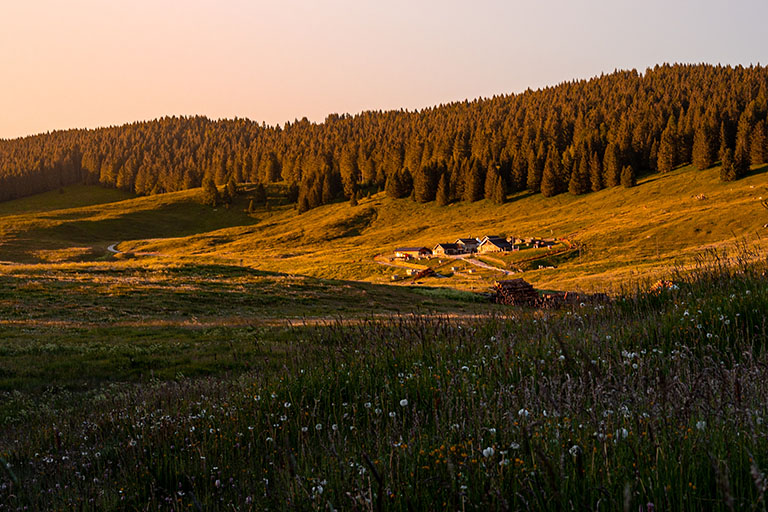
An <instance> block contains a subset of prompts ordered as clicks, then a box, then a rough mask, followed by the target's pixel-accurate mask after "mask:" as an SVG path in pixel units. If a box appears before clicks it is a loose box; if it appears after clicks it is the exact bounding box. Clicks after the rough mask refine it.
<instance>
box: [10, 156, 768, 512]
mask: <svg viewBox="0 0 768 512" xmlns="http://www.w3.org/2000/svg"><path fill="white" fill-rule="evenodd" d="M765 172H766V168H758V169H753V171H752V173H751V174H750V175H749V176H747V177H745V178H743V179H741V180H738V181H736V182H731V183H723V182H720V181H719V178H718V170H717V169H710V170H707V171H696V170H694V169H692V168H690V167H685V168H681V169H678V170H675V171H673V172H671V173H668V174H663V175H653V176H650V177H646V178H643V179H641V180H640V182H639V185H638V186H637V187H634V188H630V189H624V188H615V189H609V190H603V191H601V192H598V193H592V194H587V195H584V196H578V197H574V196H569V195H567V194H566V195H561V196H556V197H555V198H551V199H544V198H542V197H540V196H538V195H536V196H527V195H524V194H523V195H516V196H510V197H509V198H508V202H507V203H505V204H503V205H500V206H498V205H492V204H490V203H489V202H486V201H479V202H477V203H471V204H468V203H457V204H452V205H449V206H446V207H442V208H441V207H437V206H436V205H434V204H432V203H428V204H416V203H414V202H412V201H410V200H407V199H402V200H392V199H390V198H387V197H385V196H384V195H383V194H373V195H371V196H370V197H365V198H363V199H362V200H361V201H360V203H359V205H358V206H356V207H351V206H349V205H348V204H347V203H346V202H345V203H335V204H330V205H325V206H322V207H319V208H316V209H313V210H310V211H309V212H306V213H304V214H302V215H297V213H296V211H295V210H294V209H293V207H292V206H291V205H287V204H284V201H282V188H281V186H280V185H279V184H278V185H273V186H270V188H269V190H268V195H269V202H268V205H266V206H258V207H256V208H255V209H253V210H252V211H251V212H250V213H249V212H248V204H249V201H250V196H249V194H250V193H251V191H250V189H249V187H248V186H241V190H240V193H239V195H238V197H237V198H236V200H235V202H234V204H233V205H232V206H230V207H229V208H225V207H220V208H216V209H213V208H211V207H208V206H203V205H201V204H200V201H199V196H200V191H199V190H190V191H184V192H176V193H169V194H164V195H159V196H150V197H134V196H131V195H129V194H126V193H123V192H119V191H115V190H108V189H101V188H96V187H86V186H78V187H67V188H64V189H62V190H61V191H55V192H50V193H46V194H42V195H39V196H33V197H29V198H25V199H19V200H15V201H10V202H6V203H0V262H2V263H0V463H1V464H2V467H0V511H5V510H145V509H161V510H265V509H266V510H282V509H286V510H287V509H291V510H297V509H298V510H312V509H315V510H433V509H435V508H447V509H453V510H526V509H532V510H585V509H595V510H616V509H619V510H621V509H624V510H637V509H639V508H643V509H644V510H648V509H649V508H648V507H649V506H650V505H649V504H653V507H654V509H655V510H669V509H673V510H691V511H694V510H704V509H706V510H764V509H765V508H766V504H765V503H766V501H765V491H766V488H768V484H767V483H766V482H768V479H767V477H766V476H765V472H766V471H768V457H766V453H768V445H767V444H766V439H768V426H767V425H766V421H768V409H767V407H766V404H768V384H766V382H768V375H766V370H765V369H766V368H768V360H766V350H765V347H766V342H767V341H768V323H767V320H766V314H765V312H766V311H768V286H766V272H768V260H767V259H766V256H765V254H766V253H765V248H766V246H765V245H766V242H765V232H766V228H765V227H764V226H765V225H766V224H768V210H766V209H764V208H763V206H762V205H761V201H762V200H764V199H765V198H768V182H766V179H765V178H766V174H765ZM485 234H504V235H515V236H519V237H529V236H536V237H557V238H565V239H567V240H568V241H569V243H572V244H574V247H576V249H577V250H576V251H574V252H573V253H569V255H568V257H563V258H560V259H558V260H557V261H549V262H547V263H548V265H546V266H553V267H555V268H542V269H539V268H538V266H539V264H536V265H529V266H528V267H527V268H525V269H524V271H523V272H522V273H518V274H515V275H514V277H522V278H524V279H526V280H527V281H529V282H531V283H533V284H534V285H535V286H536V287H537V288H539V289H547V290H563V291H566V290H583V291H590V292H591V291H602V292H608V293H609V294H610V295H611V297H612V300H611V301H610V302H607V303H600V304H595V303H589V302H586V303H577V304H572V305H568V306H564V307H562V308H559V309H533V308H521V307H517V308H513V307H508V306H501V305H496V304H493V303H491V301H490V299H489V296H488V291H489V286H490V285H491V283H492V281H493V280H494V279H497V278H499V277H501V274H500V273H498V272H494V271H492V270H483V271H480V270H479V269H478V272H474V273H471V274H470V273H468V269H469V268H470V267H469V264H467V263H466V262H457V263H456V264H455V265H453V264H452V263H450V262H445V261H443V262H440V261H439V260H440V259H439V258H435V259H434V260H430V261H429V262H425V263H428V264H429V265H431V266H437V267H440V268H441V269H442V270H445V275H446V276H447V277H443V278H424V279H420V280H418V281H414V280H413V279H404V280H402V281H398V282H396V283H392V282H391V275H392V274H393V273H400V274H402V273H403V269H397V268H393V267H388V266H384V265H381V264H379V263H377V261H376V260H375V258H376V257H377V256H380V255H384V256H386V255H388V254H390V253H391V252H392V251H393V249H394V248H395V247H397V246H410V245H425V246H428V247H432V246H434V245H435V244H437V243H438V242H443V241H453V240H455V239H456V238H458V237H466V236H482V235H485ZM110 246H114V247H116V248H117V251H119V252H117V253H113V252H111V251H110V250H109V249H108V248H109V247H110ZM533 251H534V250H531V253H530V254H534V252H533ZM524 252H525V251H521V253H520V254H519V255H512V256H504V257H502V260H501V261H502V262H503V263H506V264H507V265H510V266H513V265H515V263H516V262H517V261H519V260H518V259H517V258H522V257H523V256H524ZM539 252H541V251H539ZM491 258H497V257H493V256H492V257H491ZM553 259H555V258H554V257H553ZM384 260H386V257H385V258H384ZM435 260H437V261H435ZM489 261H490V262H491V263H494V262H493V261H491V260H489ZM450 266H457V271H456V272H452V271H450ZM542 266H544V265H542ZM660 278H664V279H668V280H670V281H672V282H673V283H674V284H673V285H672V286H671V287H669V288H666V289H662V290H657V291H649V287H650V284H651V283H653V282H654V281H656V280H658V279H660Z"/></svg>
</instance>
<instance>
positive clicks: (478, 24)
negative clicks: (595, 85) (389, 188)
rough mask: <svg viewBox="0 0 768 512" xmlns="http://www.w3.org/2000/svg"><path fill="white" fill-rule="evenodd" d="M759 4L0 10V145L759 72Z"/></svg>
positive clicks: (7, 2)
mask: <svg viewBox="0 0 768 512" xmlns="http://www.w3.org/2000/svg"><path fill="white" fill-rule="evenodd" d="M766 19H768V2H767V1H765V0H742V1H740V0H730V1H728V2H726V1H722V0H644V1H642V2H638V1H636V0H635V1H628V0H580V1H579V0H548V1H546V2H537V1H535V0H527V1H525V2H520V1H517V0H493V1H491V0H488V1H483V0H474V1H468V0H463V1H459V0H439V1H433V0H386V1H381V0H350V1H347V0H303V1H299V0H272V1H262V0H215V1H214V0H211V1H208V0H178V1H177V0H131V1H127V0H67V1H64V0H24V1H13V0H4V1H2V5H0V138H14V137H19V136H24V135H29V134H35V133H41V132H46V131H50V130H56V129H67V128H96V127H100V126H109V125H119V124H123V123H127V122H133V121H141V120H148V119H154V118H157V117H162V116H166V115H196V114H200V115H206V116H208V117H210V118H213V119H217V118H233V117H241V118H242V117H247V118H249V119H252V120H255V121H258V122H266V123H267V124H270V125H274V124H283V123H285V122H286V121H293V120H295V119H301V118H302V117H305V116H306V117H307V118H309V119H310V120H311V121H317V122H321V121H322V120H323V119H325V117H326V116H327V115H328V114H329V113H339V114H341V113H350V114H355V113H358V112H361V111H364V110H389V109H400V108H406V109H409V110H413V109H420V108H424V107H429V106H433V105H437V104H440V103H447V102H451V101H461V100H464V99H474V98H477V97H490V96H493V95H494V94H509V93H518V92H522V91H524V90H526V89H527V88H529V87H530V88H532V89H537V88H540V87H545V86H548V85H556V84H558V83H560V82H563V81H568V80H572V79H580V78H590V77H593V76H597V75H600V74H601V73H610V72H612V71H613V70H614V69H633V68H634V69H637V70H638V71H641V72H642V71H644V70H645V69H646V68H648V67H652V66H654V65H655V64H660V63H665V62H669V63H673V62H685V63H699V62H707V63H712V64H718V63H721V64H730V65H737V64H742V65H750V64H757V63H763V64H764V63H766V62H768V45H766V44H765V37H766V33H768V30H766V29H767V28H768V24H766V22H765V20H766Z"/></svg>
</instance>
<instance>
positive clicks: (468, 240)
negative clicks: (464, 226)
mask: <svg viewBox="0 0 768 512" xmlns="http://www.w3.org/2000/svg"><path fill="white" fill-rule="evenodd" d="M456 243H457V244H460V243H461V244H464V245H467V244H472V245H477V244H479V243H480V242H478V241H477V239H476V238H459V239H458V240H456Z"/></svg>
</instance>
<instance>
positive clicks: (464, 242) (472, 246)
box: [455, 238, 480, 253]
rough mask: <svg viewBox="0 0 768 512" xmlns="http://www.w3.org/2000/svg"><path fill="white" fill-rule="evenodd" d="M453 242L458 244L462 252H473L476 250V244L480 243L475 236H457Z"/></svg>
mask: <svg viewBox="0 0 768 512" xmlns="http://www.w3.org/2000/svg"><path fill="white" fill-rule="evenodd" d="M455 244H456V245H458V246H460V247H461V248H462V250H463V251H464V252H468V253H473V252H475V251H476V250H477V246H478V245H480V242H479V241H478V240H477V238H459V239H458V240H456V242H455Z"/></svg>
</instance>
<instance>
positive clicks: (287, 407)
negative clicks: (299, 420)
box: [283, 402, 291, 409]
mask: <svg viewBox="0 0 768 512" xmlns="http://www.w3.org/2000/svg"><path fill="white" fill-rule="evenodd" d="M283 407H285V408H286V409H289V408H290V407H291V402H285V403H284V404H283Z"/></svg>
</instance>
